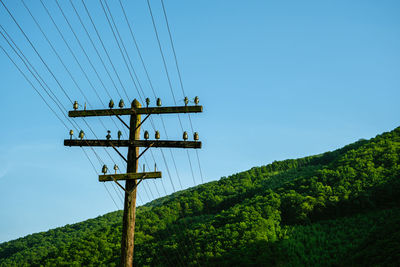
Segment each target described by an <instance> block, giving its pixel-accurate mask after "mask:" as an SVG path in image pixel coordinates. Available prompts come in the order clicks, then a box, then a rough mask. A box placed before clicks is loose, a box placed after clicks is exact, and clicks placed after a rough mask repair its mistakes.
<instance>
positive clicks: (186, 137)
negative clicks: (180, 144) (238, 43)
mask: <svg viewBox="0 0 400 267" xmlns="http://www.w3.org/2000/svg"><path fill="white" fill-rule="evenodd" d="M183 140H185V141H186V140H188V134H187V132H183Z"/></svg>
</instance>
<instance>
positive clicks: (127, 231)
mask: <svg viewBox="0 0 400 267" xmlns="http://www.w3.org/2000/svg"><path fill="white" fill-rule="evenodd" d="M140 107H141V106H140V103H139V101H137V100H136V99H135V100H134V101H133V103H132V108H134V109H137V108H140ZM140 126H141V125H140V114H133V115H131V123H130V130H129V141H135V140H139V139H140ZM138 156H139V147H137V146H136V147H129V148H128V166H127V173H137V171H138V164H139V159H138ZM136 185H137V180H126V182H125V190H126V191H125V203H124V217H123V219H122V242H121V265H122V266H131V265H132V263H133V247H134V237H135V219H136ZM129 263H131V264H129Z"/></svg>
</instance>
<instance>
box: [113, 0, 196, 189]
mask: <svg viewBox="0 0 400 267" xmlns="http://www.w3.org/2000/svg"><path fill="white" fill-rule="evenodd" d="M120 1H121V0H120ZM161 6H162V9H163V13H164V18H165V23H166V25H167V29H168V35H169V40H170V43H171V48H172V52H173V54H174V59H175V66H176V71H177V72H178V77H179V83H180V85H181V89H182V93H183V96H184V97H185V96H186V93H185V89H184V88H183V82H182V75H181V71H180V69H179V64H178V57H177V56H176V51H175V45H174V41H173V38H172V34H171V29H170V27H169V22H168V17H167V12H166V10H165V5H164V0H161ZM188 118H189V122H190V127H191V129H192V134H194V130H193V123H192V119H191V117H190V114H189V113H188ZM196 156H197V162H198V165H199V171H200V178H201V182H202V183H204V180H203V172H202V169H201V165H200V158H199V152H198V151H197V150H196Z"/></svg>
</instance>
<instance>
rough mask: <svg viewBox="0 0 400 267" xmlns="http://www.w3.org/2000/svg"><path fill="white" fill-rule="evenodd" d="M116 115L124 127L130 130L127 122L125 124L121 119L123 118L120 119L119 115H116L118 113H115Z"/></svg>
mask: <svg viewBox="0 0 400 267" xmlns="http://www.w3.org/2000/svg"><path fill="white" fill-rule="evenodd" d="M115 116H116V117H117V119H119V120H120V122H122V124H123V125H125V127H126V128H128V130H130V128H129V125H128V124H126V122H125V121H124V120H123V119H121V117H120V116H118V115H115Z"/></svg>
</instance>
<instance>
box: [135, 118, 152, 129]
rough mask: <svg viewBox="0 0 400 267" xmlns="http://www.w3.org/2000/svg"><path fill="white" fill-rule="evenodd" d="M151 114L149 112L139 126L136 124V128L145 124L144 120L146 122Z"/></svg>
mask: <svg viewBox="0 0 400 267" xmlns="http://www.w3.org/2000/svg"><path fill="white" fill-rule="evenodd" d="M150 115H151V114H147V116H146V118H144V120H142V121H141V122H140V123H139V125H138V126H136V130H137V129H138V128H139V127H140V126H141V125H142V124H143V122H145V121H146V120H147V118H148V117H150Z"/></svg>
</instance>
